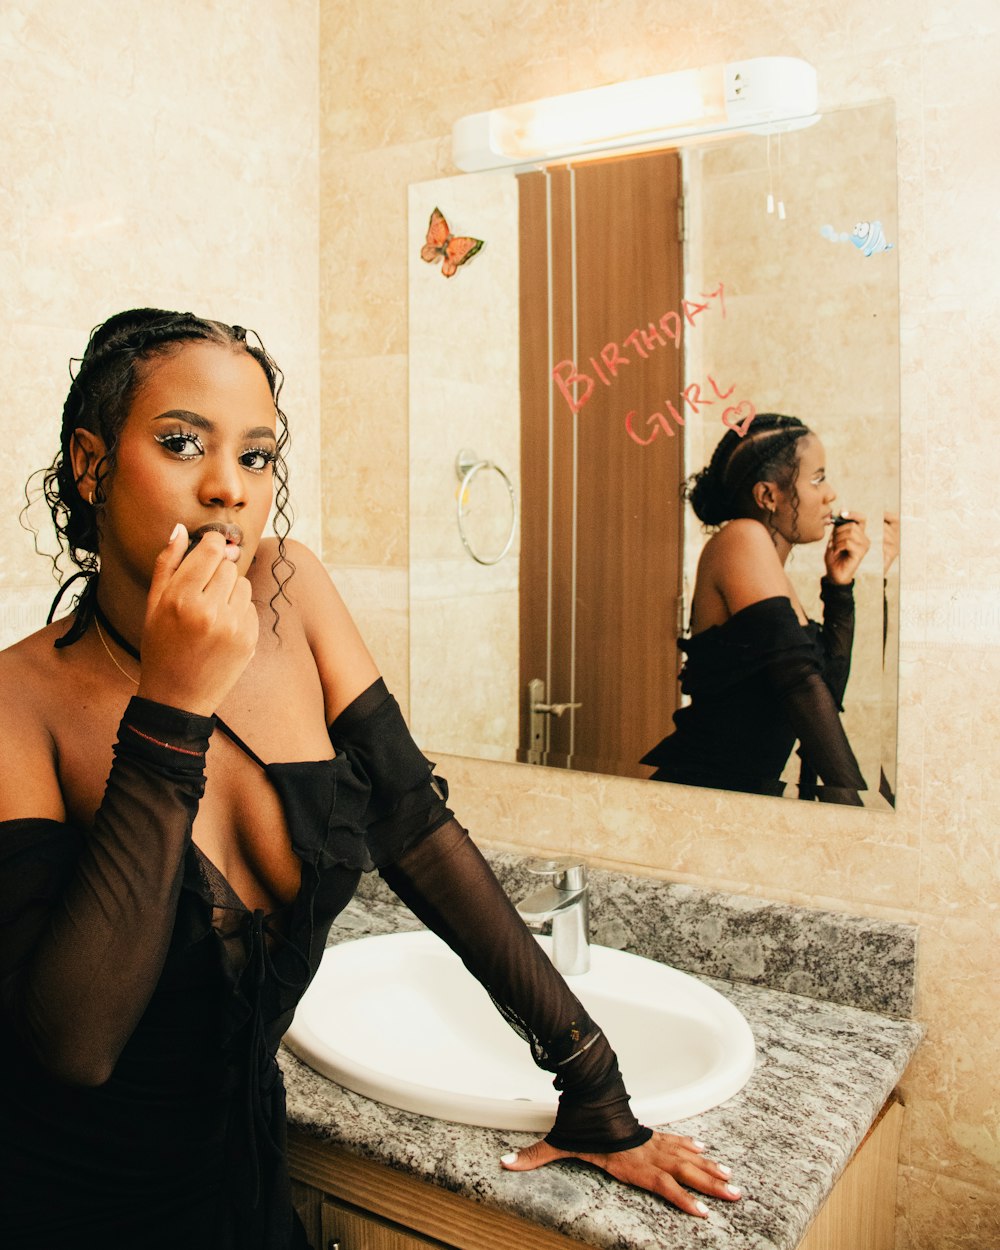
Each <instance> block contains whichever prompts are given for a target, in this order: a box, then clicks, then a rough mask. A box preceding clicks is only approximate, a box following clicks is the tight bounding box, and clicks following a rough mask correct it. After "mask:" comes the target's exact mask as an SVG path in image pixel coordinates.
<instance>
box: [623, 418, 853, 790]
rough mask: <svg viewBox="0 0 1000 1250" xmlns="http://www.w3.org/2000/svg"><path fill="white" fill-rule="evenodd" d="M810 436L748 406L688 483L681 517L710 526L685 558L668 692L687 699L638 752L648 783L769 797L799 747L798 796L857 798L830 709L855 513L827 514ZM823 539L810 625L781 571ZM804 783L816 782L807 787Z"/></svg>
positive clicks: (849, 606) (841, 669)
mask: <svg viewBox="0 0 1000 1250" xmlns="http://www.w3.org/2000/svg"><path fill="white" fill-rule="evenodd" d="M825 463H826V453H825V451H824V449H823V444H822V443H821V442H820V440H819V439H818V438H817V437H816V435H815V434H813V433H812V431H810V430H809V429H808V428H807V427H806V426H805V425H803V424H802V422H801V421H799V420H797V419H796V418H795V417H786V416H781V415H778V414H775V413H760V414H758V415H757V416H756V417H755V418H754V420H753V423H752V425H751V426H750V427H749V430H747V431H746V432H745V433H744V434H743V435H741V434H740V433H739V431H736V430H731V431H730V432H729V433H727V434H726V435H725V436H724V437H723V438H722V440H721V441H720V442H719V445H718V447H716V449H715V452H714V454H713V455H712V459H711V461H710V462H709V464H708V465H707V466H706V467H705V468H704V469H703V470H702V471H701V472H700V473H698V474H696V475H695V477H694V478H693V480H692V484H691V486H690V489H689V498H690V500H691V505H692V507H693V508H694V511H695V515H696V516H697V517H698V519H699V520H700V521H702V522H703V524H705V525H706V526H718V527H719V529H718V530H717V532H716V533H715V534H713V535H712V537H711V538H710V539H709V540H708V542H707V543H706V544H705V548H704V550H703V551H702V553H701V558H700V559H699V561H698V572H697V577H696V579H695V588H694V596H693V599H692V605H691V622H690V636H689V637H688V638H687V639H681V640H680V641H679V646H680V648H681V650H682V651H683V652H684V653H685V656H686V660H685V664H684V668H683V671H682V674H681V689H682V691H683V692H684V694H686V695H688V696H689V697H690V703H689V704H688V705H686V706H685V707H682V708H681V709H680V710H679V711H678V712H676V713H675V714H674V725H675V729H674V732H673V733H672V734H670V735H669V737H666V738H664V739H663V741H662V742H660V743H659V744H658V745H657V746H655V747H653V749H652V750H651V751H649V752H648V753H647V754H646V755H644V756H643V758H642V761H641V762H642V763H643V764H650V765H653V766H654V767H655V769H656V771H655V772H654V773H653V775H652V778H651V780H654V781H674V782H680V783H683V784H685V785H695V786H709V787H712V788H714V789H719V790H742V791H749V792H750V793H753V794H773V795H780V794H782V793H783V791H784V783H783V782H782V780H781V773H782V770H783V769H784V767H785V764H786V763H787V761H788V756H789V754H790V753H791V750H792V747H793V745H794V744H795V741H796V739H798V741H799V743H800V748H799V750H800V754H801V756H802V770H801V776H800V779H799V796H800V797H801V798H819V799H821V800H825V801H827V802H839V803H850V804H856V805H857V804H860V802H861V800H860V798H859V796H858V791H859V790H863V789H865V781H864V778H863V777H862V775H861V772H860V771H859V769H858V764H857V761H856V759H855V758H854V753H853V752H852V750H851V747H850V744H849V742H848V741H847V737H846V735H845V734H844V729H843V726H842V725H841V722H840V716H839V712H838V709H839V708H840V705H841V702H842V700H843V696H844V690H845V688H846V686H847V678H848V674H849V672H850V664H851V647H852V643H853V638H854V594H853V584H854V575H855V572H856V571H857V568H858V565H859V564H860V563H861V560H862V559H863V557H864V554H865V552H866V551H867V550H868V547H869V545H870V544H869V540H868V537H867V535H866V534H865V521H864V517H861V516H859V515H857V514H856V513H852V514H851V515H850V516H847V515H846V514H845V515H844V516H842V517H835V516H834V513H833V502H834V500H835V499H836V497H837V496H836V493H835V491H834V490H833V488H832V487H831V486H830V484H829V482H828V481H827V477H826V468H825ZM828 533H829V538H828V541H827V545H826V552H825V563H826V575H825V576H824V577H823V579H822V582H821V585H820V593H821V597H822V600H823V624H822V626H820V625H818V624H817V623H816V622H814V621H810V620H809V619H808V618H807V616H806V613H805V610H804V609H803V607H802V604H801V602H800V601H799V597H798V595H797V594H796V592H795V587H794V586H793V584H792V582H791V580H790V578H789V577H788V574H787V573H786V571H785V565H786V562H787V560H788V557H789V555H790V554H791V552H792V551H793V549H794V548H795V547H797V546H800V545H801V544H804V543H815V542H822V541H823V539H824V538H825V537H826V536H827V534H828ZM817 777H819V778H821V779H822V782H823V784H822V785H820V786H817V784H816V779H817Z"/></svg>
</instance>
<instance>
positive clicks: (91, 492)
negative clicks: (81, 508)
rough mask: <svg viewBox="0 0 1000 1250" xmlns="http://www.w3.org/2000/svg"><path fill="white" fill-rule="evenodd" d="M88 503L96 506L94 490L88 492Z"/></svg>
mask: <svg viewBox="0 0 1000 1250" xmlns="http://www.w3.org/2000/svg"><path fill="white" fill-rule="evenodd" d="M87 503H89V504H90V506H91V507H93V506H94V492H93V491H92V490H90V491H88V492H87Z"/></svg>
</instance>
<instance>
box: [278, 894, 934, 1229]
mask: <svg viewBox="0 0 1000 1250" xmlns="http://www.w3.org/2000/svg"><path fill="white" fill-rule="evenodd" d="M505 875H507V876H508V878H509V877H510V874H509V873H508V874H505ZM366 895H367V896H359V897H358V898H356V899H355V901H354V902H352V903H351V904H350V905H349V906H348V908H347V909H346V910H345V912H344V913H343V914H342V916H341V917H340V919H339V920H338V923H337V924H336V925H335V926H334V929H333V931H332V933H331V942H339V941H345V940H350V939H352V938H356V937H359V936H362V935H364V934H367V933H387V932H394V931H397V930H399V929H409V928H416V927H419V925H418V924H417V922H416V921H415V920H414V918H413V917H412V916H411V914H410V913H409V912H407V911H405V910H404V909H402V908H400V907H399V906H398V905H396V904H393V903H391V902H388V901H385V899H384V898H380V897H378V891H374V890H372V891H367V892H366ZM667 901H668V905H672V904H673V902H674V900H673V899H672V898H669V899H668V900H667ZM597 910H600V905H598V909H597ZM710 911H711V908H710V907H707V908H706V910H705V914H706V915H708V914H710ZM599 923H600V922H598V926H599ZM834 958H836V956H834ZM704 979H705V980H706V982H707V983H708V984H710V985H711V986H712V987H713V988H715V989H717V990H719V991H720V992H721V993H724V994H725V995H726V996H727V997H728V998H729V999H730V1000H731V1001H732V1002H734V1003H735V1004H736V1006H737V1007H739V1009H740V1010H741V1011H742V1012H743V1014H744V1015H745V1016H746V1018H747V1020H748V1022H749V1024H750V1026H751V1028H752V1030H753V1033H754V1038H755V1040H756V1044H757V1064H756V1068H755V1070H754V1073H753V1075H752V1076H751V1078H750V1080H749V1082H748V1083H747V1084H746V1086H744V1088H743V1089H742V1090H741V1091H740V1093H739V1094H737V1095H736V1096H735V1097H733V1098H731V1099H729V1100H728V1101H727V1102H726V1103H724V1104H723V1105H722V1106H720V1107H717V1108H715V1109H714V1110H713V1111H709V1112H706V1113H705V1114H704V1115H700V1116H693V1117H691V1118H690V1119H687V1120H684V1121H678V1122H677V1123H675V1124H672V1125H670V1130H671V1131H673V1132H678V1133H687V1134H691V1135H692V1136H695V1137H697V1138H700V1139H701V1140H702V1141H704V1142H705V1143H706V1144H707V1146H708V1149H709V1152H710V1154H711V1155H712V1157H714V1158H717V1159H719V1160H720V1161H721V1162H725V1163H726V1164H727V1165H728V1166H730V1167H731V1168H732V1169H733V1180H734V1183H735V1184H737V1185H738V1186H739V1187H740V1188H741V1189H742V1191H743V1194H744V1197H743V1198H742V1199H741V1200H740V1201H739V1202H737V1203H732V1204H730V1203H724V1202H717V1201H712V1202H710V1206H711V1214H710V1216H709V1218H708V1219H707V1220H704V1221H701V1220H694V1219H692V1218H691V1217H690V1216H685V1215H682V1214H681V1213H680V1212H679V1211H676V1210H675V1209H674V1208H672V1207H670V1206H668V1205H667V1204H666V1203H664V1202H663V1201H662V1200H660V1199H658V1198H656V1197H654V1196H652V1195H650V1194H646V1193H642V1192H640V1191H638V1190H634V1189H626V1188H624V1187H622V1186H620V1185H619V1184H618V1183H617V1182H615V1181H612V1180H610V1179H609V1178H607V1177H605V1176H604V1175H603V1174H599V1173H597V1172H596V1171H594V1170H592V1169H589V1168H586V1167H583V1166H579V1165H575V1164H563V1165H558V1166H554V1167H549V1168H546V1169H542V1170H540V1171H538V1172H534V1173H531V1174H530V1175H520V1176H518V1175H514V1174H511V1173H505V1172H504V1171H503V1170H502V1169H501V1167H500V1165H499V1163H498V1162H497V1161H498V1159H499V1156H500V1155H502V1154H504V1153H505V1152H506V1151H507V1150H509V1149H511V1148H515V1149H516V1148H518V1147H521V1146H525V1145H528V1144H529V1143H530V1142H531V1141H532V1140H533V1138H532V1137H531V1135H530V1134H525V1133H514V1132H507V1131H503V1132H501V1131H498V1130H493V1129H482V1128H476V1127H472V1126H469V1125H461V1124H453V1123H449V1122H444V1121H440V1120H434V1119H430V1118H427V1117H424V1116H419V1115H414V1114H412V1113H410V1112H405V1111H400V1110H397V1109H395V1108H391V1107H387V1106H385V1105H384V1104H382V1103H378V1102H375V1101H372V1100H371V1099H368V1098H364V1097H362V1096H361V1095H358V1094H354V1093H352V1092H351V1091H349V1090H345V1089H343V1088H342V1087H341V1086H339V1085H337V1084H335V1083H334V1082H332V1081H329V1080H327V1079H326V1078H324V1077H322V1076H319V1075H318V1074H317V1073H315V1072H313V1071H312V1070H311V1069H310V1068H308V1067H307V1066H306V1065H305V1064H303V1063H302V1062H300V1061H299V1060H298V1059H297V1058H296V1057H295V1056H294V1055H292V1054H290V1053H289V1052H288V1051H285V1050H282V1051H281V1055H280V1061H281V1066H282V1069H283V1072H284V1075H285V1084H286V1088H287V1093H288V1114H289V1122H290V1124H291V1125H293V1126H294V1127H295V1128H296V1129H299V1130H301V1131H303V1132H306V1133H308V1134H309V1135H311V1136H314V1137H316V1138H318V1139H320V1140H323V1141H327V1142H330V1143H331V1144H335V1145H337V1146H341V1147H343V1148H345V1149H347V1150H349V1151H351V1152H352V1153H356V1154H358V1155H361V1156H362V1157H364V1158H367V1159H370V1160H373V1161H375V1162H379V1163H383V1164H385V1165H387V1166H389V1167H393V1168H396V1169H399V1170H401V1171H404V1172H407V1173H409V1174H410V1175H412V1176H414V1177H415V1178H417V1179H420V1180H425V1181H430V1182H433V1183H434V1184H437V1185H440V1186H442V1187H443V1188H445V1189H447V1190H450V1191H451V1192H453V1193H457V1194H460V1195H462V1196H464V1197H467V1198H469V1199H471V1200H472V1201H474V1202H479V1203H482V1204H483V1205H484V1206H487V1207H493V1208H497V1209H499V1210H502V1211H506V1212H508V1213H510V1214H513V1215H518V1216H520V1217H521V1218H524V1219H528V1220H531V1221H534V1222H536V1223H538V1224H541V1225H542V1226H544V1227H547V1228H550V1229H553V1230H555V1231H557V1232H560V1233H563V1234H564V1235H566V1236H568V1237H572V1238H575V1239H577V1240H578V1241H581V1242H583V1243H584V1244H585V1245H590V1246H597V1247H603V1248H604V1250H640V1248H647V1247H648V1248H650V1250H652V1248H653V1247H658V1248H661V1250H670V1248H671V1247H685V1250H686V1248H687V1247H691V1246H694V1247H706V1248H708V1247H715V1248H717V1250H765V1248H766V1250H793V1248H794V1247H795V1246H797V1245H798V1243H799V1241H800V1240H801V1237H802V1235H803V1234H804V1232H805V1230H806V1228H807V1227H808V1225H809V1223H810V1221H811V1220H812V1218H813V1217H814V1215H815V1214H816V1212H817V1210H818V1209H819V1207H820V1205H821V1204H822V1203H823V1201H824V1200H825V1198H826V1196H827V1195H828V1193H829V1192H830V1190H831V1188H832V1187H833V1184H834V1182H835V1180H836V1178H837V1176H838V1175H839V1174H840V1172H841V1171H842V1169H843V1168H844V1166H845V1165H846V1163H847V1162H848V1160H849V1159H850V1157H851V1155H852V1154H853V1152H854V1150H855V1149H856V1148H857V1146H858V1145H859V1144H860V1142H861V1140H862V1139H863V1137H864V1135H865V1133H866V1132H867V1130H868V1128H869V1126H870V1124H871V1123H872V1121H873V1120H874V1118H875V1116H876V1115H877V1113H878V1111H879V1109H880V1108H881V1106H882V1105H883V1103H884V1102H885V1099H886V1098H887V1097H888V1095H889V1094H890V1093H891V1092H892V1090H893V1089H894V1088H895V1086H896V1083H897V1082H898V1080H899V1078H900V1076H901V1075H902V1073H903V1071H904V1069H905V1068H906V1066H907V1063H908V1061H909V1059H910V1058H911V1056H912V1054H913V1052H914V1050H915V1048H916V1046H917V1043H918V1042H919V1039H920V1037H921V1034H922V1029H921V1027H920V1026H919V1025H917V1024H915V1023H914V1022H912V1021H908V1020H892V1019H889V1018H888V1017H885V1016H882V1015H877V1014H873V1013H871V1012H868V1011H861V1010H858V1009H857V1008H854V1007H847V1006H842V1005H839V1004H833V1003H824V1002H820V1001H818V1000H817V999H815V998H809V997H804V996H802V995H793V994H786V993H782V992H779V991H776V990H771V989H763V988H760V987H758V986H750V985H745V984H739V983H736V982H733V981H726V980H720V979H718V978H714V977H710V976H705V977H704ZM625 1076H626V1080H627V1077H628V1074H627V1073H626V1074H625ZM661 1127H662V1126H661Z"/></svg>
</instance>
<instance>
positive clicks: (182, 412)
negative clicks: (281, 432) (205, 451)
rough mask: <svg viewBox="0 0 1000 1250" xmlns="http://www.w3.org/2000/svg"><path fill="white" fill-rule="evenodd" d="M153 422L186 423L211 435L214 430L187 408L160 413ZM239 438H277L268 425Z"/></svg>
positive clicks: (212, 425) (211, 422) (211, 425)
mask: <svg viewBox="0 0 1000 1250" xmlns="http://www.w3.org/2000/svg"><path fill="white" fill-rule="evenodd" d="M153 420H154V421H186V422H187V423H188V425H193V426H194V427H195V428H196V429H198V430H204V431H205V432H206V433H211V431H213V430H214V429H215V422H214V421H210V420H209V419H208V417H203V416H202V415H201V413H200V412H190V411H189V410H188V409H187V408H171V409H169V410H168V411H167V412H161V413H159V414H158V415H157V416H155V417H154V418H153ZM240 437H241V438H270V439H272V440H274V439H276V438H277V435H276V434H275V432H274V430H272V429H271V427H270V426H269V425H255V426H253V427H252V428H250V429H246V430H244V431H243V432H242V434H241V435H240Z"/></svg>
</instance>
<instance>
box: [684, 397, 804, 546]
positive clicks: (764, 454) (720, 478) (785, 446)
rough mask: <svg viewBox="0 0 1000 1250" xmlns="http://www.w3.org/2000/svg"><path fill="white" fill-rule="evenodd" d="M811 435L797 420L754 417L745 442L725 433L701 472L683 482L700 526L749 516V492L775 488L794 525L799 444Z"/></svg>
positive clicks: (777, 416) (753, 508) (774, 414)
mask: <svg viewBox="0 0 1000 1250" xmlns="http://www.w3.org/2000/svg"><path fill="white" fill-rule="evenodd" d="M811 433H812V431H811V430H810V429H809V427H808V426H806V425H804V424H803V423H802V422H801V421H800V420H799V419H798V417H786V416H783V415H782V414H781V413H777V412H759V413H758V414H757V415H756V416H755V417H754V419H753V424H752V425H751V426H750V429H749V431H748V432H747V433H746V435H745V436H743V437H740V434H739V433H738V431H736V430H729V431H727V433H726V434H725V435H724V436H723V437H722V439H720V441H719V445H718V446H717V447H716V449H715V451H714V452H713V453H712V459H711V460H710V461H709V462H708V464H707V465H706V466H705V468H704V469H702V470H701V471H700V472H699V473H695V474H694V475H693V476H692V477H690V478H688V480H687V483H686V485H685V494H686V495H687V498H688V499H689V500H690V501H691V507H692V508H693V509H694V513H695V516H696V517H697V518H698V520H699V521H701V522H702V524H703V525H707V526H710V527H713V528H714V527H716V526H719V525H723V524H724V523H725V522H726V521H732V520H734V519H735V518H736V517H745V516H753V515H754V514H755V512H756V511H757V506H756V503H755V501H754V497H753V488H754V486H756V485H757V483H758V482H776V483H777V484H778V486H780V487H781V489H782V490H786V491H790V492H791V496H792V507H793V524H795V525H797V521H798V502H799V499H798V492H797V491H796V489H795V479H796V478H797V477H798V471H799V446H798V445H799V441H800V440H801V439H803V438H806V437H807V436H808V435H810V434H811Z"/></svg>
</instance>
